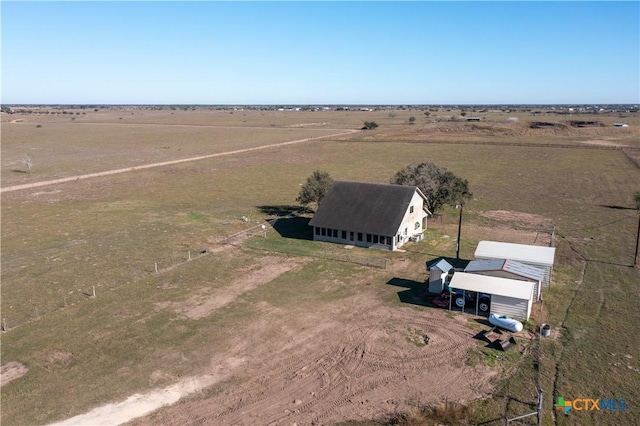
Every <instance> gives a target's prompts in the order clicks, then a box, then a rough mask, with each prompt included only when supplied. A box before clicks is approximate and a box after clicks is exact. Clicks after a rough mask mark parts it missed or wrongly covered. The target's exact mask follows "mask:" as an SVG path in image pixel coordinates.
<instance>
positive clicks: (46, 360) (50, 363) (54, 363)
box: [38, 349, 76, 370]
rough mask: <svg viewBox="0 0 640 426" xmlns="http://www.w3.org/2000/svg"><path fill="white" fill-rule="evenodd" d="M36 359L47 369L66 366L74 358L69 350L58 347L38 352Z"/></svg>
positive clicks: (72, 361) (73, 360)
mask: <svg viewBox="0 0 640 426" xmlns="http://www.w3.org/2000/svg"><path fill="white" fill-rule="evenodd" d="M38 359H39V361H40V363H41V364H42V366H43V367H44V368H46V369H48V370H53V369H57V368H64V367H68V366H70V365H71V364H73V363H74V362H75V360H76V358H75V357H74V356H73V354H72V353H71V352H65V351H61V350H58V349H47V350H45V351H42V352H40V353H39V354H38Z"/></svg>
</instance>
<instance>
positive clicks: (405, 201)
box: [309, 181, 426, 236]
mask: <svg viewBox="0 0 640 426" xmlns="http://www.w3.org/2000/svg"><path fill="white" fill-rule="evenodd" d="M416 191H417V192H418V193H419V194H420V196H421V197H422V198H423V199H424V200H425V201H426V197H425V196H424V194H423V193H422V192H421V191H420V190H419V189H418V188H417V187H415V186H404V185H385V184H379V183H365V182H345V181H336V182H334V183H333V185H332V186H331V188H329V191H328V192H327V195H326V196H325V197H324V199H323V200H322V202H321V203H320V206H319V207H318V210H317V211H316V213H315V215H314V216H313V219H311V221H310V222H309V225H311V226H317V227H322V228H332V229H342V230H349V231H354V232H363V233H368V234H377V235H384V236H394V235H396V233H397V232H398V228H399V227H400V225H401V224H402V219H403V218H404V215H405V213H406V211H407V209H408V208H409V203H410V202H411V198H413V195H414V194H415V193H416Z"/></svg>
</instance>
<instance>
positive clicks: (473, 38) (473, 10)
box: [0, 0, 640, 105]
mask: <svg viewBox="0 0 640 426" xmlns="http://www.w3.org/2000/svg"><path fill="white" fill-rule="evenodd" d="M0 13H1V36H2V41H1V43H2V44H1V59H2V62H1V74H2V76H1V96H0V98H1V101H2V103H3V104H233V105H248V104H271V105H273V104H277V105H281V104H285V105H305V104H309V105H323V104H378V105H379V104H393V105H409V104H617V103H629V104H638V103H640V2H638V1H614V2H591V1H588V2H579V1H572V2H546V1H545V2H519V1H501V2H485V1H475V2H460V1H449V2H447V1H424V2H421V1H411V2H382V1H376V2H367V1H358V2H338V1H321V2H295V1H287V2H270V1H262V2H244V1H236V2H206V1H198V2H169V1H164V2H151V1H143V2H129V1H107V2H80V1H74V2H53V1H46V2H14V1H6V0H3V1H2V2H1V3H0Z"/></svg>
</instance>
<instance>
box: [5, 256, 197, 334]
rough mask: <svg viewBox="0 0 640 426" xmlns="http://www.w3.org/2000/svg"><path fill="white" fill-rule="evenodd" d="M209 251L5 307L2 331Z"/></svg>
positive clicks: (174, 266) (136, 280) (174, 258)
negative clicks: (119, 280) (127, 277)
mask: <svg viewBox="0 0 640 426" xmlns="http://www.w3.org/2000/svg"><path fill="white" fill-rule="evenodd" d="M208 253H209V251H208V250H207V249H202V250H193V251H192V250H188V251H186V252H182V253H180V254H176V253H174V255H173V256H172V257H171V261H170V264H169V265H168V266H167V265H166V263H167V262H154V263H153V264H149V265H148V266H147V267H145V268H144V269H145V273H142V274H137V275H136V276H135V277H134V278H132V279H131V280H128V281H127V282H126V283H120V284H111V285H110V284H107V283H101V284H97V285H92V286H91V287H88V286H85V288H80V289H77V290H74V291H71V292H69V293H67V294H66V295H64V296H60V297H56V298H55V299H50V300H48V301H47V302H46V303H45V302H40V303H38V304H34V305H32V306H31V307H25V308H24V309H15V310H12V311H9V313H7V312H6V311H3V312H2V320H1V322H0V330H1V331H2V332H6V331H10V330H13V329H15V328H18V327H19V326H21V325H24V324H27V323H31V322H34V321H38V320H40V319H41V318H42V317H43V316H45V315H47V314H51V313H53V312H57V311H60V310H63V309H65V308H67V307H69V306H74V305H77V304H79V303H85V302H86V301H88V300H92V299H97V298H99V296H100V294H102V293H105V292H107V291H113V290H117V289H118V288H120V287H122V286H124V285H128V284H133V283H136V282H138V281H140V280H142V279H144V278H146V277H149V276H153V275H161V274H164V273H166V272H169V271H171V270H173V269H175V268H177V267H179V266H181V265H184V264H186V263H188V262H190V261H192V260H195V259H198V258H200V257H202V256H205V255H207V254H208ZM9 309H12V307H10V308H9Z"/></svg>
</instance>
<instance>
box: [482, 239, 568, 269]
mask: <svg viewBox="0 0 640 426" xmlns="http://www.w3.org/2000/svg"><path fill="white" fill-rule="evenodd" d="M555 253H556V249H555V247H543V246H532V245H528V244H513V243H502V242H498V241H480V242H479V243H478V247H477V248H476V252H475V257H476V258H485V257H489V258H493V259H495V258H498V259H513V260H518V261H520V262H533V263H541V264H544V265H553V260H554V257H555Z"/></svg>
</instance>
